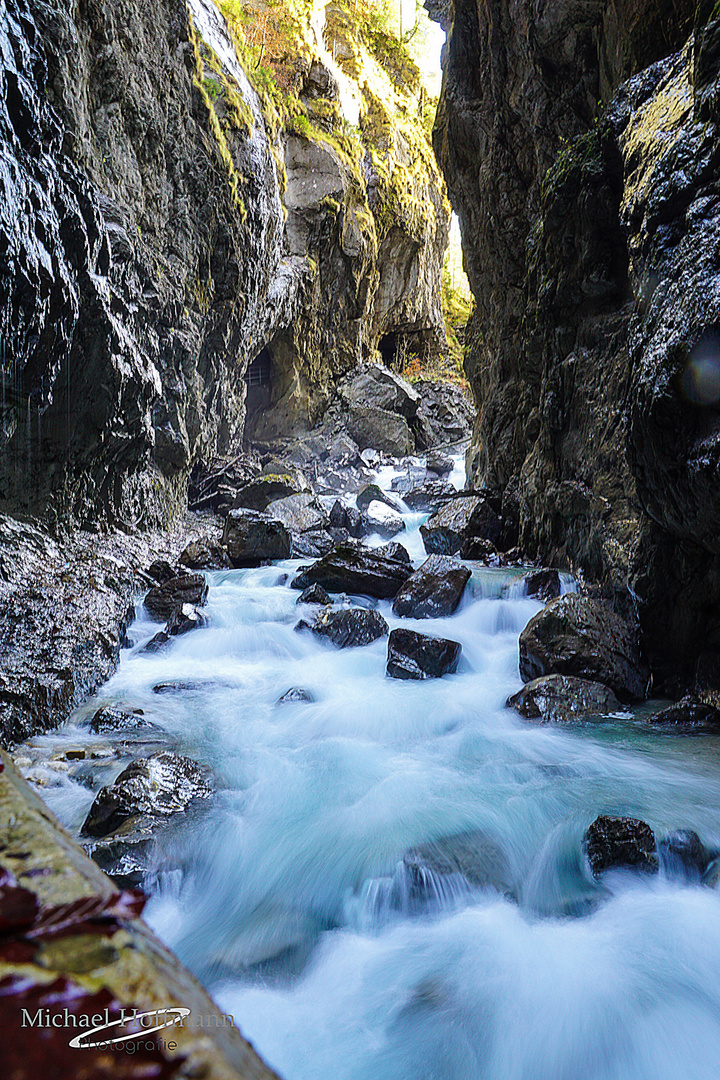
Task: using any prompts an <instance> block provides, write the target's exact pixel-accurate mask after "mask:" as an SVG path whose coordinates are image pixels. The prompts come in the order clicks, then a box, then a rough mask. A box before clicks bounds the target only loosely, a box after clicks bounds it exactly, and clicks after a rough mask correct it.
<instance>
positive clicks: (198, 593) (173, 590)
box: [143, 574, 208, 619]
mask: <svg viewBox="0 0 720 1080" xmlns="http://www.w3.org/2000/svg"><path fill="white" fill-rule="evenodd" d="M207 596H208V584H207V582H206V580H205V578H204V577H203V576H202V574H179V575H178V576H177V577H173V578H170V580H169V581H165V582H163V584H162V585H156V586H155V587H154V588H152V589H151V590H150V592H149V593H148V594H147V596H146V597H145V600H144V601H143V603H144V604H145V608H146V610H147V611H148V613H149V614H150V615H151V616H152V618H153V619H169V618H170V616H171V615H172V614H173V613H174V612H176V611H179V610H180V609H181V608H182V606H183V604H192V605H195V606H198V607H202V605H203V604H205V603H206V602H207Z"/></svg>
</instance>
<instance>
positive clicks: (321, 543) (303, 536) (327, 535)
mask: <svg viewBox="0 0 720 1080" xmlns="http://www.w3.org/2000/svg"><path fill="white" fill-rule="evenodd" d="M346 539H347V533H346V532H344V533H343V534H341V536H340V537H339V541H340V543H342V542H343V541H344V540H346ZM337 544H338V539H337V538H336V537H334V536H333V535H332V532H326V531H325V530H324V529H320V530H318V531H317V532H306V533H293V536H292V554H293V558H294V559H321V558H322V556H323V555H327V554H328V552H330V551H332V549H333V548H334V547H336V546H337Z"/></svg>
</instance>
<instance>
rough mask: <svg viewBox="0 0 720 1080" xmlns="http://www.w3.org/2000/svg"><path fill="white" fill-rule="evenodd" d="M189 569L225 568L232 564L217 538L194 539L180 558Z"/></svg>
mask: <svg viewBox="0 0 720 1080" xmlns="http://www.w3.org/2000/svg"><path fill="white" fill-rule="evenodd" d="M178 562H179V563H180V565H181V566H186V567H187V568H188V569H189V570H225V569H227V568H228V567H229V566H230V560H229V559H228V557H227V552H226V551H225V549H224V548H223V547H221V545H220V544H219V543H217V542H216V541H215V540H207V539H205V540H194V541H193V542H192V543H191V544H188V546H187V547H186V548H185V550H184V551H183V553H182V555H181V556H180V558H179V559H178Z"/></svg>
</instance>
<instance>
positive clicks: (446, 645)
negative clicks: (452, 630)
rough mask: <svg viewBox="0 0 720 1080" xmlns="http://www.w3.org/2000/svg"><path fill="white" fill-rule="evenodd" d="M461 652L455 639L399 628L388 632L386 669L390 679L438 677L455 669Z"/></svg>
mask: <svg viewBox="0 0 720 1080" xmlns="http://www.w3.org/2000/svg"><path fill="white" fill-rule="evenodd" d="M461 652H462V647H461V645H460V643H459V642H458V641H450V640H448V639H447V638H438V637H430V636H429V635H428V634H418V633H417V631H415V630H406V629H405V628H404V627H400V628H398V629H397V630H393V631H392V633H391V634H390V641H389V642H388V655H387V669H386V671H387V674H388V675H389V676H390V678H392V679H439V678H441V677H442V676H443V675H452V674H453V672H455V671H457V666H458V662H459V660H460V653H461Z"/></svg>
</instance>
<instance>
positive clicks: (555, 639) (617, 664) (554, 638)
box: [520, 593, 649, 702]
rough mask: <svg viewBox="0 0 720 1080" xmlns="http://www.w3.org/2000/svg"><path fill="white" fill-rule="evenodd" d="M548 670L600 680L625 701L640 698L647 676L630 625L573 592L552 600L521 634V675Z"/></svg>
mask: <svg viewBox="0 0 720 1080" xmlns="http://www.w3.org/2000/svg"><path fill="white" fill-rule="evenodd" d="M552 674H560V675H574V676H576V677H577V678H580V679H589V680H590V681H591V682H600V683H603V684H604V685H605V686H609V687H610V688H611V689H612V690H613V691H614V692H615V694H616V695H617V697H618V698H619V699H620V701H626V702H627V701H639V700H641V699H642V698H644V696H645V690H646V687H647V683H648V678H649V672H648V668H647V665H646V663H645V662H644V659H643V657H642V654H641V652H640V645H639V640H638V633H637V631H636V629H635V627H633V626H631V625H630V624H629V623H627V622H626V621H625V620H624V619H623V618H621V616H620V615H618V614H617V613H616V612H614V611H612V609H611V608H609V607H608V606H607V605H606V604H603V603H601V602H600V601H599V600H592V599H590V598H588V597H585V596H578V595H577V594H576V593H568V594H566V595H565V596H560V597H558V599H556V600H552V601H551V602H550V603H549V604H548V605H547V607H545V608H543V610H542V611H540V612H538V614H537V615H535V616H534V618H532V619H531V620H530V622H529V623H528V624H527V626H526V627H525V629H524V630H523V632H522V633H521V635H520V677H521V678H522V679H523V680H524V681H525V682H531V681H532V680H533V679H538V678H540V677H541V676H542V675H552Z"/></svg>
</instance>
